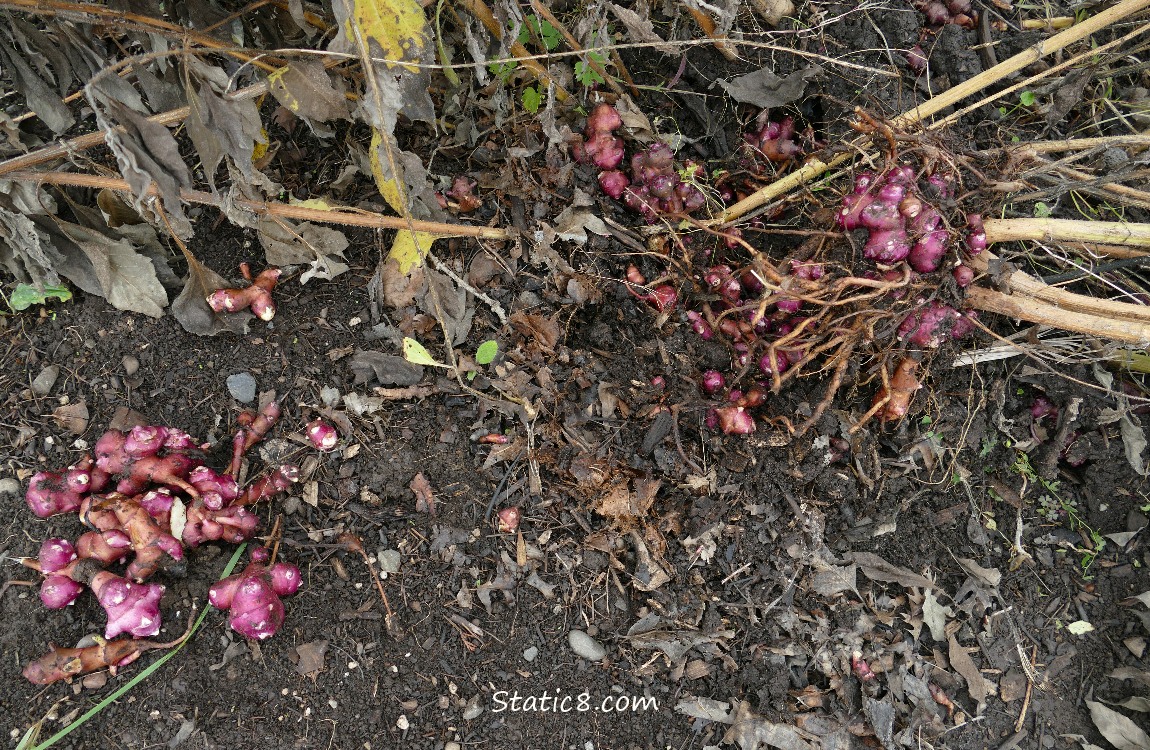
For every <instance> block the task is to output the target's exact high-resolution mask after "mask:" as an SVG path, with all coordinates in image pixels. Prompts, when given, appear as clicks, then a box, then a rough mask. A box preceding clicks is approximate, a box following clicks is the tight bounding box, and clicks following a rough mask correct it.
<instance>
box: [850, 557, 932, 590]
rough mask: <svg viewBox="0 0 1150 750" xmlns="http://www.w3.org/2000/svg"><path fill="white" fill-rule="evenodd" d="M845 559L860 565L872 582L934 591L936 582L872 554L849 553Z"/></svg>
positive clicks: (860, 568)
mask: <svg viewBox="0 0 1150 750" xmlns="http://www.w3.org/2000/svg"><path fill="white" fill-rule="evenodd" d="M843 559H844V560H846V561H847V562H854V563H858V566H859V570H861V571H862V572H863V574H864V575H866V577H867V578H869V579H871V580H872V581H885V582H887V583H897V584H899V585H900V586H906V587H908V588H909V587H911V586H917V587H918V588H923V589H932V588H934V587H935V584H934V581H932V580H930V579H929V578H926V577H924V576H920V575H918V574H917V573H912V572H911V571H909V570H907V569H906V568H900V567H898V566H897V565H891V564H890V563H888V562H887V561H886V560H884V559H882V558H881V557H879V556H878V555H876V554H874V553H872V552H849V553H847V554H846V555H843Z"/></svg>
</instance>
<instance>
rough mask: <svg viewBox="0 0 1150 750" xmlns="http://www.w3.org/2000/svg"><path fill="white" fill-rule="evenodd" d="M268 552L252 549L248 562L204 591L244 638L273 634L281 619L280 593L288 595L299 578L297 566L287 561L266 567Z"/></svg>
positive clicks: (262, 549)
mask: <svg viewBox="0 0 1150 750" xmlns="http://www.w3.org/2000/svg"><path fill="white" fill-rule="evenodd" d="M267 561H268V551H267V549H266V548H264V547H258V548H256V549H254V550H252V561H251V562H250V563H249V564H248V566H247V568H245V569H244V570H243V572H241V573H237V574H235V575H233V576H228V577H227V578H225V579H224V580H222V581H218V582H217V583H216V584H215V585H213V586H212V587H211V589H210V590H209V591H208V601H209V602H211V604H212V606H213V607H216V608H217V609H226V610H228V624H229V625H230V626H231V628H232V629H233V630H235V631H236V632H237V633H239V634H240V635H242V636H244V637H245V638H250V639H252V640H263V639H265V638H270V637H271V636H273V635H275V632H276V631H277V630H279V628H280V626H281V625H282V624H283V621H284V605H283V602H282V601H280V597H281V596H290V595H291V594H294V593H295V592H296V591H297V590H298V589H299V585H300V581H301V576H300V572H299V568H297V567H296V566H294V565H292V564H290V563H282V562H281V563H276V564H275V565H272V566H271V567H270V568H269V567H268V566H267V564H266V563H267Z"/></svg>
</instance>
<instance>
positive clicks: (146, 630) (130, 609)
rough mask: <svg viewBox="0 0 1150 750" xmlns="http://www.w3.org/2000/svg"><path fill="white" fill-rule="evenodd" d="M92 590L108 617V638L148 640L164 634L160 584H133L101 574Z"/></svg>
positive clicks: (112, 575) (102, 572)
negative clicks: (161, 625) (162, 632)
mask: <svg viewBox="0 0 1150 750" xmlns="http://www.w3.org/2000/svg"><path fill="white" fill-rule="evenodd" d="M90 586H91V588H92V593H94V594H95V595H96V599H97V600H98V601H99V602H100V606H101V607H103V608H104V611H105V612H107V613H108V625H107V627H106V628H105V629H104V637H105V638H115V637H116V636H118V635H119V634H121V633H127V634H129V635H131V636H133V637H135V638H147V637H148V636H152V635H155V634H156V633H158V632H160V597H162V596H163V595H164V587H163V586H161V585H160V584H158V583H133V582H131V581H129V580H128V579H126V578H121V577H120V576H118V575H115V574H114V573H109V572H108V571H106V570H101V571H100V572H99V573H96V575H94V576H92V582H91V584H90Z"/></svg>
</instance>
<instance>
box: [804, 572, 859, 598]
mask: <svg viewBox="0 0 1150 750" xmlns="http://www.w3.org/2000/svg"><path fill="white" fill-rule="evenodd" d="M857 579H858V566H855V565H837V566H831V567H829V568H827V569H826V570H820V571H819V572H817V573H815V574H814V576H812V578H811V589H812V590H813V591H814V592H815V593H816V594H818V595H819V596H834V595H835V594H841V593H842V592H844V591H857Z"/></svg>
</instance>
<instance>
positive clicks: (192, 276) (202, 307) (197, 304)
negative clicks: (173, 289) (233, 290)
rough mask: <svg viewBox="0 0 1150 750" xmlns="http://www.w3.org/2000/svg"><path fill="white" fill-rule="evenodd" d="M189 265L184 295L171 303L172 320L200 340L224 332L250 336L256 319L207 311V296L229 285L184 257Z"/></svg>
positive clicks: (189, 257) (189, 256)
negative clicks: (250, 322)
mask: <svg viewBox="0 0 1150 750" xmlns="http://www.w3.org/2000/svg"><path fill="white" fill-rule="evenodd" d="M184 257H185V258H186V259H187V261H188V278H187V280H186V281H185V282H184V288H183V291H181V292H180V295H179V296H178V297H176V299H175V300H173V302H172V317H173V318H175V319H176V321H177V322H179V324H180V325H181V326H183V327H184V330H185V331H187V332H188V333H194V334H196V335H197V336H215V335H216V334H217V333H220V332H221V331H231V332H232V333H235V334H239V335H243V334H245V333H247V330H248V322H249V321H251V320H252V319H253V318H254V317H255V316H254V315H252V314H251V313H249V312H247V311H244V312H238V313H226V314H224V313H215V312H213V311H212V308H210V307H208V302H207V298H208V295H209V294H211V293H212V292H214V291H215V290H217V289H224V288H227V287H229V286H231V285H230V284H228V282H227V281H226V280H225V279H224V278H223V277H222V276H220V275H219V274H218V273H216V272H215V271H213V270H212V269H210V268H208V267H207V266H205V265H204V264H203V263H200V262H199V261H198V260H197V259H196V258H195V256H193V255H192V254H191V253H186V254H185V256H184Z"/></svg>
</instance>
